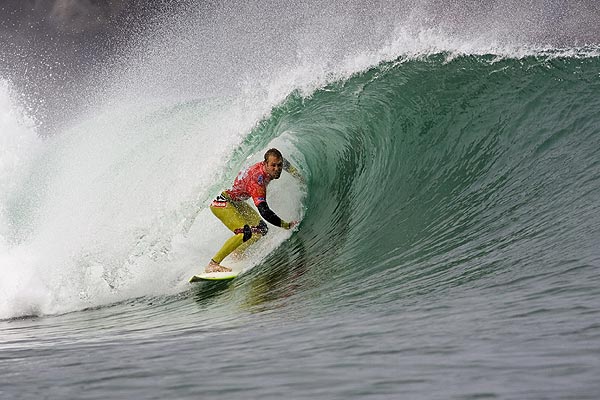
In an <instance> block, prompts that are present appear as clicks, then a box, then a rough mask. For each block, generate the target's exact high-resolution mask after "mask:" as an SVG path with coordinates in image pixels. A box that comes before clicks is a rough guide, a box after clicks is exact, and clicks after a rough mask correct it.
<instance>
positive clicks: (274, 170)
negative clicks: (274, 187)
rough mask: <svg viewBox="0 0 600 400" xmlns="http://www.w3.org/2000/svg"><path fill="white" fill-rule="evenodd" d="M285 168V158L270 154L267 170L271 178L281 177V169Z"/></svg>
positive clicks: (266, 163)
mask: <svg viewBox="0 0 600 400" xmlns="http://www.w3.org/2000/svg"><path fill="white" fill-rule="evenodd" d="M282 169H283V160H282V159H281V158H278V157H277V156H269V158H268V159H267V161H266V162H265V172H266V173H267V174H269V176H270V177H271V179H279V176H280V175H281V170H282Z"/></svg>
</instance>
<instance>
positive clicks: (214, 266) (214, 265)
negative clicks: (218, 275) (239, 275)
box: [204, 260, 231, 272]
mask: <svg viewBox="0 0 600 400" xmlns="http://www.w3.org/2000/svg"><path fill="white" fill-rule="evenodd" d="M204 272H231V268H227V267H224V266H222V265H221V264H219V263H218V262H215V261H213V260H210V262H209V263H208V265H207V266H206V269H205V270H204Z"/></svg>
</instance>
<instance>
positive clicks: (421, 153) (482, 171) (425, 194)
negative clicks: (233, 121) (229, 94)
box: [259, 55, 600, 291]
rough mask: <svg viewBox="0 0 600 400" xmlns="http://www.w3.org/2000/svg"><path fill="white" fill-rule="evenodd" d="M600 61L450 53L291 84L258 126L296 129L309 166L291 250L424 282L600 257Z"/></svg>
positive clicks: (358, 275) (344, 270)
mask: <svg viewBox="0 0 600 400" xmlns="http://www.w3.org/2000/svg"><path fill="white" fill-rule="evenodd" d="M599 70H600V60H599V59H598V58H581V59H580V58H574V57H571V58H568V57H567V58H555V59H551V58H546V57H544V58H538V57H527V58H524V59H500V60H497V59H495V58H494V57H491V56H490V57H487V56H465V57H459V58H455V59H452V60H449V61H448V60H446V59H445V58H444V56H442V55H436V56H430V57H427V58H425V59H419V60H408V61H405V60H400V61H395V62H389V63H384V64H381V65H379V66H378V67H377V68H373V69H371V70H369V71H367V72H364V73H361V74H358V75H356V76H353V77H352V78H350V79H348V80H345V81H340V82H337V83H335V84H331V85H329V86H327V87H325V88H323V89H322V90H319V91H317V92H316V93H314V94H313V95H312V96H310V97H309V98H302V97H300V96H292V97H291V98H289V99H288V101H287V102H285V103H284V104H283V105H282V106H281V107H279V108H278V109H277V110H275V111H274V113H273V116H272V118H271V119H270V120H268V121H267V122H266V123H265V125H264V126H262V127H261V128H260V130H261V132H259V133H260V134H261V135H267V136H273V135H275V136H276V135H277V134H278V133H282V132H288V133H291V134H293V135H294V136H295V138H296V140H297V147H298V150H299V151H300V152H301V153H302V154H303V155H304V157H305V158H306V165H305V169H306V170H307V171H308V173H309V175H310V182H309V187H308V199H307V203H306V208H307V214H306V217H305V219H304V221H303V224H302V229H301V230H300V232H299V233H298V235H297V237H296V238H295V246H293V250H292V251H290V252H289V254H288V255H287V256H286V257H282V258H281V259H280V262H281V264H282V265H284V264H287V263H289V262H290V259H289V257H290V255H291V257H292V259H293V260H295V262H296V263H297V264H298V265H310V266H311V268H315V269H318V270H320V271H321V272H320V274H321V275H322V276H323V277H328V278H331V279H334V280H335V281H336V284H340V283H341V284H343V283H344V282H347V283H350V281H352V280H355V279H368V278H369V277H373V278H377V277H379V278H381V279H385V280H390V279H391V280H392V281H396V282H399V283H401V282H404V281H407V280H417V281H416V282H415V283H414V284H413V285H410V286H409V289H407V290H417V291H418V290H423V289H424V287H431V288H433V287H439V286H440V285H442V286H443V285H450V284H460V283H463V282H468V281H471V280H473V279H477V278H479V277H481V276H485V275H488V274H497V273H501V272H506V271H509V270H511V269H517V270H518V271H523V272H517V274H520V273H527V272H525V271H527V270H529V273H532V272H533V271H534V270H536V269H544V268H548V267H550V266H555V265H561V264H565V263H575V264H577V265H582V264H586V263H590V262H592V261H593V260H597V259H598V257H599V253H598V250H596V246H595V243H596V242H597V239H598V237H599V232H598V228H597V226H598V222H599V217H598V215H599V214H598V212H597V211H598V205H599V204H600V202H599V201H598V200H599V197H600V194H599V193H600V191H599V190H598V186H599V185H600V181H599V176H600V168H599V165H598V154H599V150H600V143H599V141H600V135H599V134H600V131H599V129H600V128H599V126H600V115H599V114H598V112H597V110H598V109H600V100H599V99H600V97H599V96H598V94H599V93H600V80H599V79H598V71H599ZM532 269H533V270H532ZM337 275H339V276H337ZM334 276H335V277H334ZM386 286H389V283H387V284H386Z"/></svg>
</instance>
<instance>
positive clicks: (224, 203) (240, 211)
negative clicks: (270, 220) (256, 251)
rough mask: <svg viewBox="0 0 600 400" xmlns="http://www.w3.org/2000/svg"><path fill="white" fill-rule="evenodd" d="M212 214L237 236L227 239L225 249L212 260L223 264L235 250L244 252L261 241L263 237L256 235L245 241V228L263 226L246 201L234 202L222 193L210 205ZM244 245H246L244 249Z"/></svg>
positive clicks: (258, 216)
mask: <svg viewBox="0 0 600 400" xmlns="http://www.w3.org/2000/svg"><path fill="white" fill-rule="evenodd" d="M210 210H211V211H212V213H213V214H214V215H215V216H216V217H217V218H219V219H220V220H221V222H223V224H224V225H225V226H226V227H227V228H228V229H229V230H230V231H232V232H233V233H234V234H235V235H234V236H232V237H230V238H229V239H227V241H226V242H225V244H224V245H223V247H221V249H220V250H219V251H218V252H217V254H215V256H214V257H213V258H212V259H213V260H214V261H215V262H217V263H221V261H223V259H224V258H225V257H227V256H228V255H229V254H231V253H232V252H233V251H234V250H236V249H237V250H239V251H243V250H245V249H246V248H247V247H248V246H249V245H251V244H252V243H254V242H256V241H257V240H258V239H260V237H261V235H260V234H257V233H254V234H252V236H251V237H250V239H248V240H246V241H244V233H243V232H241V231H242V230H243V229H244V226H246V225H247V226H249V227H256V226H259V225H260V224H261V221H262V220H261V218H260V215H259V214H258V213H257V212H256V210H254V209H253V208H252V206H250V204H248V203H246V202H245V201H233V200H231V199H230V198H229V196H228V195H227V193H226V192H223V193H221V194H220V195H219V196H217V198H216V199H214V200H213V202H212V203H211V205H210ZM263 224H264V222H263ZM242 244H243V245H244V246H243V247H240V246H242Z"/></svg>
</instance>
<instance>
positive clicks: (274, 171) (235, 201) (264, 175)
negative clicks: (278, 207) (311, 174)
mask: <svg viewBox="0 0 600 400" xmlns="http://www.w3.org/2000/svg"><path fill="white" fill-rule="evenodd" d="M282 170H285V171H286V172H288V173H290V174H291V175H292V176H294V177H296V178H298V179H302V176H301V175H300V173H299V172H298V170H297V169H296V168H295V167H294V166H292V165H291V164H290V163H289V161H287V160H286V159H285V158H283V156H282V155H281V152H280V151H279V150H277V149H269V150H267V152H266V153H265V157H264V161H261V162H258V163H256V164H254V165H252V166H250V167H248V168H247V169H245V170H242V171H241V172H240V173H239V174H238V176H237V177H236V178H235V181H234V182H233V187H232V188H231V189H228V190H225V191H224V192H222V193H221V194H220V195H218V196H217V198H216V199H214V200H213V202H212V203H211V205H210V210H211V211H212V212H213V214H214V215H215V216H216V217H217V218H219V219H220V220H221V222H223V224H225V226H226V227H227V228H228V229H229V230H231V231H232V232H233V233H234V235H233V236H232V237H230V238H229V239H227V241H226V242H225V244H224V245H223V247H221V250H219V251H218V252H217V254H215V256H214V257H213V258H212V259H211V260H210V262H209V263H208V265H207V266H206V270H205V271H206V272H228V271H231V268H228V267H224V266H222V265H221V261H223V259H224V258H225V257H227V256H228V255H229V254H231V253H232V252H233V251H234V250H236V249H239V250H243V249H245V248H247V247H248V246H250V245H251V244H253V243H254V242H256V241H257V240H258V239H260V238H261V237H262V236H264V235H266V234H267V231H268V227H267V224H266V223H265V221H264V220H262V219H261V216H262V218H264V219H265V220H266V221H267V222H269V223H270V224H272V225H275V226H277V227H280V228H283V229H292V228H293V227H294V226H296V225H297V224H298V221H291V222H285V221H284V220H282V219H281V218H279V217H278V216H277V214H275V213H274V212H273V211H272V210H271V209H270V208H269V205H268V204H267V185H268V184H269V182H271V180H273V179H279V176H280V175H281V171H282ZM249 198H252V200H253V201H254V205H255V206H256V208H257V209H258V212H259V213H260V216H259V215H258V213H257V212H256V211H255V210H254V209H253V208H252V207H251V206H250V205H249V204H248V203H246V200H247V199H249Z"/></svg>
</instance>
